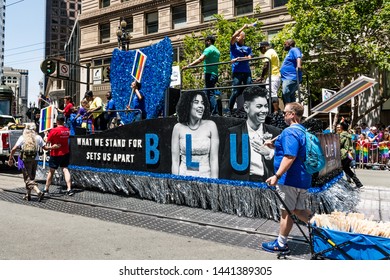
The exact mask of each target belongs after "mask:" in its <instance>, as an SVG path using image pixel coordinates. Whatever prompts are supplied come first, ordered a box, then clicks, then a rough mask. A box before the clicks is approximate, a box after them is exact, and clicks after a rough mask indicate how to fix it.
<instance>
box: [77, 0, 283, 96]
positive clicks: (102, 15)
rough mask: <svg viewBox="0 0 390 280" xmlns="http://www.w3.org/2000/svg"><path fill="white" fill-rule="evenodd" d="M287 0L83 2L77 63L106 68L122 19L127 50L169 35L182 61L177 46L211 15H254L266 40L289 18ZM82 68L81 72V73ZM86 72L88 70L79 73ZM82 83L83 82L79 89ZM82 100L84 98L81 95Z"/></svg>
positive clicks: (98, 91) (101, 87)
mask: <svg viewBox="0 0 390 280" xmlns="http://www.w3.org/2000/svg"><path fill="white" fill-rule="evenodd" d="M287 2H288V1H287V0H172V1H168V0H155V1H153V0H111V1H110V0H83V1H82V13H81V14H80V16H79V19H78V23H79V25H80V27H79V28H80V37H81V40H80V47H79V54H80V56H79V59H80V64H82V65H86V64H87V63H90V64H91V69H92V71H93V69H94V68H101V67H104V66H107V65H109V64H110V62H111V53H112V51H113V49H114V48H116V47H118V40H117V35H116V31H117V29H118V26H119V23H120V19H121V18H123V19H125V20H126V22H127V27H126V29H127V30H128V31H129V32H130V34H131V36H132V38H131V42H130V49H139V48H142V47H146V46H149V45H151V44H154V43H156V42H158V41H160V40H161V39H163V38H164V37H166V36H168V37H169V38H170V39H171V41H172V45H173V48H174V56H175V57H174V60H176V61H177V60H179V59H180V44H181V42H182V40H183V38H184V36H185V35H187V34H191V33H192V32H195V33H199V31H201V30H203V29H206V28H207V27H208V25H209V23H210V20H212V17H211V16H212V15H213V14H220V15H223V16H224V18H226V19H233V18H235V17H240V16H248V17H252V16H253V15H254V13H253V12H254V11H255V9H256V8H257V7H260V9H261V13H260V14H256V17H257V18H258V19H259V20H260V21H262V22H263V24H264V25H263V32H264V33H265V34H266V35H268V37H269V38H270V37H271V36H272V35H273V34H276V33H277V32H278V31H279V30H281V29H282V28H283V26H284V25H285V24H286V23H288V22H290V21H291V18H290V16H289V15H288V13H287V10H286V7H285V4H286V3H287ZM82 72H83V71H82ZM81 76H84V78H85V76H86V73H84V74H83V73H81ZM85 90H86V86H85V85H81V89H80V93H81V94H82V93H83V92H85ZM91 90H93V92H94V93H95V95H98V96H101V97H102V96H103V95H104V94H105V93H106V92H107V91H108V90H110V84H109V83H108V82H104V81H102V82H101V83H100V82H99V83H94V84H93V85H92V87H91ZM80 98H82V96H80Z"/></svg>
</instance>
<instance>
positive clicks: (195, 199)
mask: <svg viewBox="0 0 390 280" xmlns="http://www.w3.org/2000/svg"><path fill="white" fill-rule="evenodd" d="M139 53H141V54H142V55H144V56H145V57H144V58H143V59H146V57H147V59H146V61H144V62H143V64H144V65H143V67H144V68H143V74H142V87H143V88H142V89H143V92H144V93H145V106H146V112H147V119H145V120H142V121H134V120H135V116H134V114H133V113H131V112H130V113H129V112H125V109H126V105H127V104H129V97H130V96H131V94H132V93H131V88H130V86H129V85H130V84H131V82H132V81H133V80H134V75H132V73H134V70H137V69H134V65H140V63H141V62H140V57H139ZM141 59H142V57H141ZM110 68H111V73H110V78H111V79H110V81H111V90H112V96H113V99H114V100H115V105H116V108H117V110H118V111H121V112H120V113H119V114H120V117H121V120H122V122H123V123H124V125H122V126H119V127H116V128H113V129H109V130H106V131H102V132H100V133H95V134H88V135H86V134H84V135H75V136H74V137H71V138H70V150H71V160H70V166H69V169H70V172H71V175H72V184H73V186H74V187H75V188H80V189H88V190H94V191H98V192H107V193H113V194H118V195H125V196H136V197H139V198H140V199H148V200H153V201H156V202H157V203H175V204H180V205H186V206H190V207H201V208H204V209H211V210H213V211H222V212H225V213H230V214H235V215H239V216H246V217H263V218H268V219H274V220H278V219H279V217H280V210H279V201H278V198H277V197H276V196H275V193H274V192H273V191H271V190H270V189H269V187H268V186H267V184H266V183H265V182H259V181H245V180H244V181H243V180H232V179H230V178H224V177H223V176H221V175H220V176H219V177H218V178H207V177H198V176H182V175H173V174H172V172H171V166H172V157H171V138H172V131H173V127H174V126H175V124H176V123H177V118H176V117H175V116H165V117H161V116H162V115H163V113H162V111H163V109H164V99H165V98H166V91H167V88H168V87H169V85H170V81H171V73H172V46H171V42H170V40H169V38H165V39H164V40H162V41H160V42H159V43H157V44H154V45H152V46H150V47H147V48H143V49H140V50H137V51H136V50H132V51H120V50H118V49H115V50H114V51H113V55H112V61H111V66H110ZM371 86H372V85H371ZM360 88H361V87H360ZM328 101H329V100H328ZM336 104H337V102H336ZM328 107H329V106H328ZM211 120H212V121H214V122H215V124H216V126H217V129H218V133H219V139H220V144H219V162H222V159H223V158H225V157H226V156H228V155H226V154H224V150H226V149H225V147H224V145H225V139H226V138H227V137H230V136H229V135H228V128H229V127H232V126H235V125H238V124H240V123H242V122H244V121H245V119H240V118H232V117H219V116H217V117H211ZM315 123H316V122H315V120H314V119H311V120H310V121H307V122H306V124H305V123H304V125H305V126H306V127H307V128H308V129H309V130H311V132H313V133H315V132H321V129H322V125H320V127H321V128H320V129H319V127H318V126H316V125H315ZM317 136H318V138H319V139H320V141H321V145H322V147H323V151H324V153H325V156H326V166H325V168H324V169H323V170H321V172H319V173H318V174H316V175H315V176H313V181H312V187H311V188H310V190H309V192H310V199H309V201H308V204H309V207H310V208H312V210H313V211H315V212H316V213H330V212H332V211H335V210H339V211H346V212H349V211H351V210H354V209H355V208H356V206H357V204H358V202H359V192H358V191H357V190H355V188H354V187H353V186H351V185H350V184H349V183H348V182H347V181H345V180H344V179H343V173H342V169H341V161H340V147H339V139H338V136H337V135H335V134H326V135H324V134H317ZM188 141H191V139H189V140H188ZM236 148H237V147H235V146H234V145H231V146H230V147H229V148H228V150H230V151H232V150H235V149H236ZM242 151H243V152H242V153H243V154H242V160H243V161H242V162H234V161H237V159H231V161H230V162H231V163H232V164H233V165H241V164H244V162H245V159H246V158H248V156H249V155H248V149H247V147H246V149H242ZM245 151H246V153H245ZM190 152H191V151H189V153H188V155H187V156H188V158H187V160H189V161H190V162H191V161H192V159H191V153H190ZM195 163H196V162H195ZM47 168H48V167H47V165H46V164H44V163H43V164H41V165H40V174H39V175H38V176H39V177H40V178H45V174H46V173H47ZM222 169H223V167H220V174H222V173H223V172H221V171H223V170H222ZM53 183H55V184H59V185H64V181H63V177H62V174H61V173H60V172H59V173H56V177H55V179H54V181H53Z"/></svg>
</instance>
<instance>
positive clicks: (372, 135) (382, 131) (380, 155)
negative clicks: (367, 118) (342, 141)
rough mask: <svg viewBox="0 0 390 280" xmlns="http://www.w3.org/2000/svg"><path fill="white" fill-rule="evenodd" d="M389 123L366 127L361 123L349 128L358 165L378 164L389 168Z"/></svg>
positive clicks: (382, 167)
mask: <svg viewBox="0 0 390 280" xmlns="http://www.w3.org/2000/svg"><path fill="white" fill-rule="evenodd" d="M389 130H390V125H389V126H386V125H384V124H382V123H379V124H376V125H374V126H371V127H368V126H367V124H366V123H361V124H360V125H357V126H355V127H354V128H351V129H350V131H349V132H350V133H351V135H352V141H353V144H354V149H355V160H356V163H357V164H358V165H359V166H360V167H365V166H372V165H374V166H378V167H379V168H381V169H385V168H387V169H389V170H390V165H389V147H390V136H389Z"/></svg>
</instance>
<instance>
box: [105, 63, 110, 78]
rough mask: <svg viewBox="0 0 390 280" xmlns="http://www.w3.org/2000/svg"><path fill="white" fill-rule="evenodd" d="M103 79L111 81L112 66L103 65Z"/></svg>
mask: <svg viewBox="0 0 390 280" xmlns="http://www.w3.org/2000/svg"><path fill="white" fill-rule="evenodd" d="M103 79H104V81H110V66H104V67H103Z"/></svg>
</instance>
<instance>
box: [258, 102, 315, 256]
mask: <svg viewBox="0 0 390 280" xmlns="http://www.w3.org/2000/svg"><path fill="white" fill-rule="evenodd" d="M283 113H284V120H285V122H286V124H287V125H288V126H289V127H288V128H286V129H284V130H283V132H282V134H280V136H279V137H278V138H277V139H276V141H275V155H274V168H275V175H273V176H271V177H269V178H268V179H267V180H266V182H267V183H268V184H269V185H271V186H275V185H277V187H276V189H277V191H278V193H279V194H280V196H281V197H282V199H283V201H284V203H285V205H286V206H287V208H288V209H289V210H290V211H291V212H292V213H293V214H295V215H296V216H297V217H298V218H299V219H300V220H302V221H304V222H305V223H308V222H309V217H310V215H311V212H310V210H308V209H306V207H305V206H306V203H305V202H306V199H307V189H308V188H309V187H310V185H311V175H310V174H309V173H307V172H306V169H305V166H304V161H305V158H306V137H305V133H304V132H303V131H302V130H301V129H299V128H298V126H301V127H302V128H304V127H303V126H302V125H301V124H300V122H301V118H302V115H303V106H302V105H301V104H299V103H296V102H292V103H288V104H287V105H286V107H285V108H284V112H283ZM281 210H282V216H281V218H280V230H279V236H278V238H277V239H276V240H274V241H273V242H269V243H262V248H263V249H264V250H266V251H269V252H277V253H279V252H283V253H289V252H290V249H289V248H288V245H287V238H288V235H289V233H290V231H291V228H292V226H293V220H292V219H291V217H290V216H289V215H288V212H287V210H286V209H285V208H284V206H281Z"/></svg>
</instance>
